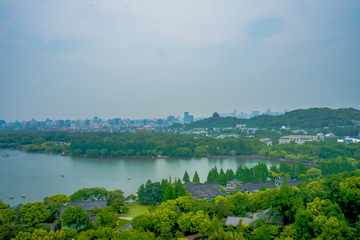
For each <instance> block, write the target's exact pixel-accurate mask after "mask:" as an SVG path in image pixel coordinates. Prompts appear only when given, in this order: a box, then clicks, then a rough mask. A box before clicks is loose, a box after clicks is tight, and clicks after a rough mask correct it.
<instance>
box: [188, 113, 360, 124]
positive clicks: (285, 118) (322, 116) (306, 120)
mask: <svg viewBox="0 0 360 240" xmlns="http://www.w3.org/2000/svg"><path fill="white" fill-rule="evenodd" d="M351 120H360V111H359V110H357V109H354V108H339V109H330V108H309V109H298V110H294V111H290V112H287V113H285V114H284V115H278V116H269V115H260V116H255V117H252V118H250V119H239V118H236V117H219V118H213V117H211V118H207V119H203V120H200V121H196V122H192V123H190V124H189V125H188V126H187V128H189V129H191V128H204V127H235V126H236V124H246V125H247V126H253V127H260V128H261V127H265V128H272V127H281V126H283V125H290V126H291V127H292V128H324V127H337V126H350V125H353V123H352V121H351Z"/></svg>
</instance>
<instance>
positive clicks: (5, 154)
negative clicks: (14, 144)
mask: <svg viewBox="0 0 360 240" xmlns="http://www.w3.org/2000/svg"><path fill="white" fill-rule="evenodd" d="M1 156H3V157H8V156H10V155H9V154H7V153H4V154H1Z"/></svg>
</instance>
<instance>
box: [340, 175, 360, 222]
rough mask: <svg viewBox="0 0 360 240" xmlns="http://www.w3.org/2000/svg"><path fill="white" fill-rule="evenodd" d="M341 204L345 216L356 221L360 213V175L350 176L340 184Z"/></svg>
mask: <svg viewBox="0 0 360 240" xmlns="http://www.w3.org/2000/svg"><path fill="white" fill-rule="evenodd" d="M339 186H340V196H339V198H340V199H339V200H340V201H339V204H340V206H341V209H342V210H343V212H344V214H345V216H347V217H348V218H350V219H352V220H353V221H355V219H356V217H357V216H358V215H359V214H360V200H359V199H360V177H355V176H354V177H349V178H346V179H345V181H344V182H341V183H340V184H339Z"/></svg>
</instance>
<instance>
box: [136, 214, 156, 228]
mask: <svg viewBox="0 0 360 240" xmlns="http://www.w3.org/2000/svg"><path fill="white" fill-rule="evenodd" d="M152 218H153V215H151V214H140V215H137V216H136V217H134V219H133V226H134V229H136V230H149V231H153V230H154V224H153V220H152Z"/></svg>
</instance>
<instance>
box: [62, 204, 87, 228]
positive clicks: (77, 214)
mask: <svg viewBox="0 0 360 240" xmlns="http://www.w3.org/2000/svg"><path fill="white" fill-rule="evenodd" d="M61 218H62V219H63V221H62V222H61V225H62V226H65V227H70V226H71V225H72V224H75V226H76V229H79V227H81V226H82V225H85V224H86V223H88V221H89V219H88V214H87V213H86V211H85V210H84V209H83V207H81V206H78V207H67V208H66V209H65V210H64V212H63V213H62V214H61Z"/></svg>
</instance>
